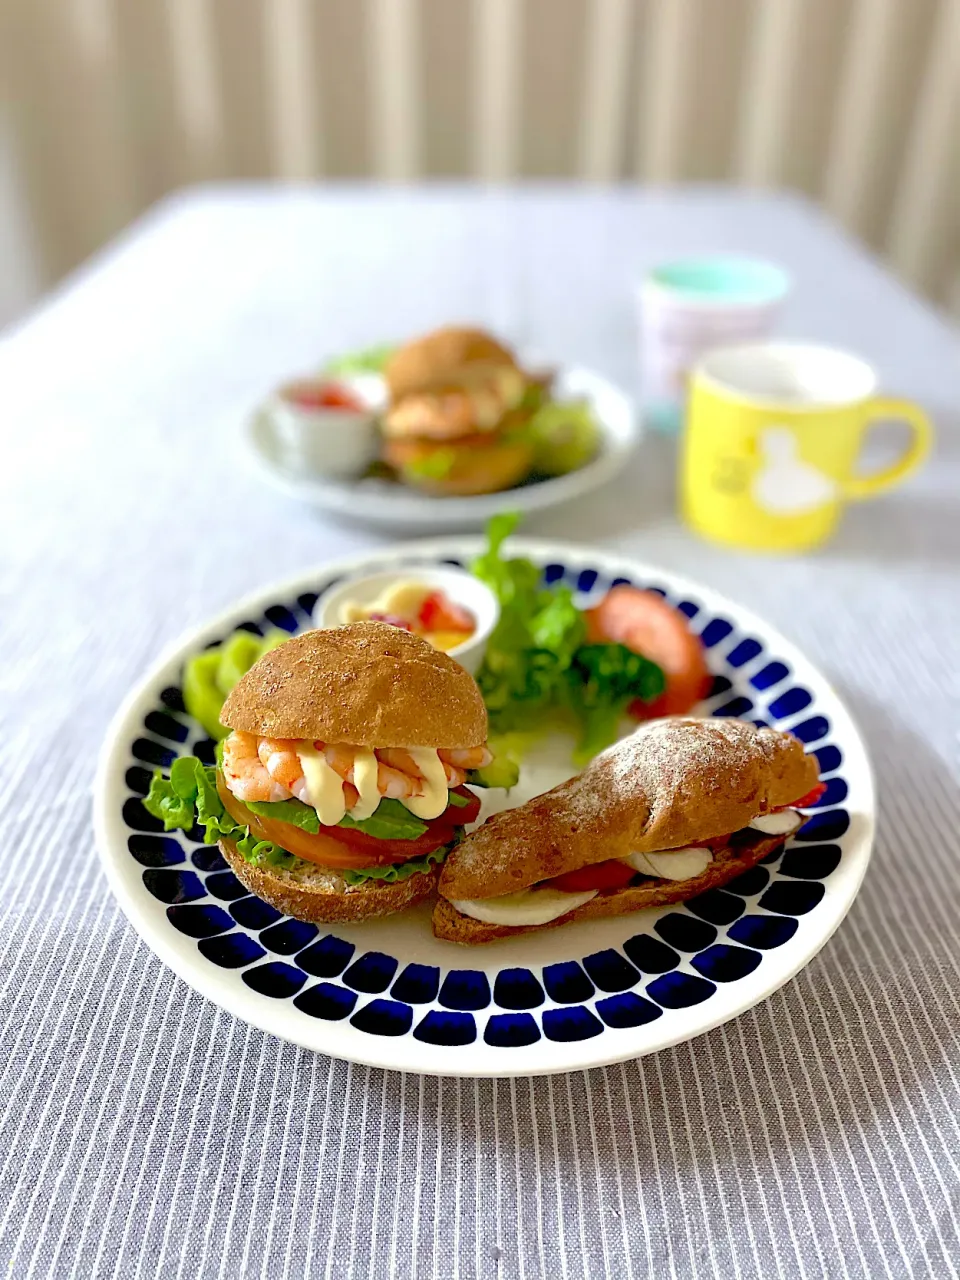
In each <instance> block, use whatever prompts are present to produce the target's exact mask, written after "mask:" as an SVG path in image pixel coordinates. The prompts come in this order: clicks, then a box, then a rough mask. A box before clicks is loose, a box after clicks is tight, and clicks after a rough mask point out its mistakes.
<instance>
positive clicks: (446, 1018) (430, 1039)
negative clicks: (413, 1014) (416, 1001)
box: [413, 1009, 477, 1048]
mask: <svg viewBox="0 0 960 1280" xmlns="http://www.w3.org/2000/svg"><path fill="white" fill-rule="evenodd" d="M413 1038H414V1039H415V1040H424V1041H426V1043H427V1044H443V1045H449V1046H450V1047H451V1048H452V1047H453V1046H454V1045H461V1044H473V1042H474V1040H476V1038H477V1024H476V1022H475V1021H474V1018H473V1014H470V1013H450V1012H448V1011H447V1010H446V1009H431V1010H430V1012H429V1013H428V1014H427V1015H426V1017H425V1018H424V1019H423V1021H422V1022H420V1023H418V1024H417V1027H416V1030H415V1031H414V1033H413Z"/></svg>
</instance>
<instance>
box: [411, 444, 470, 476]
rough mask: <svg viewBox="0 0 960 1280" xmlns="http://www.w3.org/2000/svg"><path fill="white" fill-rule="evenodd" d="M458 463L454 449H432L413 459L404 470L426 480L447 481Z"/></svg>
mask: <svg viewBox="0 0 960 1280" xmlns="http://www.w3.org/2000/svg"><path fill="white" fill-rule="evenodd" d="M456 461H457V454H456V451H455V450H454V449H449V448H444V449H431V450H430V451H429V453H425V454H423V456H422V457H419V458H411V459H410V460H409V461H408V462H405V463H404V464H403V470H404V471H405V472H409V473H410V474H411V475H414V476H420V477H421V478H422V479H424V480H446V478H447V476H448V475H449V474H450V472H451V471H452V470H453V468H454V465H455V463H456Z"/></svg>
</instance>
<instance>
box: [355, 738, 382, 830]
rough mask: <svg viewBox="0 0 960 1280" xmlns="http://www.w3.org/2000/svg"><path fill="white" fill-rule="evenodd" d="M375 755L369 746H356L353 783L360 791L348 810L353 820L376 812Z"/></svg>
mask: <svg viewBox="0 0 960 1280" xmlns="http://www.w3.org/2000/svg"><path fill="white" fill-rule="evenodd" d="M378 768H379V766H378V764H377V757H376V756H375V755H374V753H373V752H372V751H371V750H370V749H369V747H358V748H357V754H356V756H355V757H354V761H353V785H354V786H355V787H356V788H357V790H358V791H359V792H360V799H359V800H358V801H357V803H356V804H355V805H354V806H353V808H352V809H351V810H350V817H351V818H353V819H354V821H355V822H363V821H364V819H366V818H370V817H372V816H373V814H374V813H375V812H376V808H377V805H378V804H379V803H380V800H381V796H380V787H379V786H378V785H377V770H378Z"/></svg>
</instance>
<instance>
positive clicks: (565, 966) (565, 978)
mask: <svg viewBox="0 0 960 1280" xmlns="http://www.w3.org/2000/svg"><path fill="white" fill-rule="evenodd" d="M543 985H544V986H545V987H546V989H547V995H548V996H549V997H550V999H551V1000H553V1001H554V1002H555V1003H556V1004H578V1003H579V1002H580V1001H581V1000H589V999H590V997H591V996H592V995H593V992H594V986H593V983H592V982H591V981H590V979H589V978H588V977H587V975H586V974H585V973H584V972H583V969H582V968H581V967H580V965H578V964H577V962H576V960H561V961H560V962H559V963H558V964H548V965H547V966H546V967H545V968H544V970H543Z"/></svg>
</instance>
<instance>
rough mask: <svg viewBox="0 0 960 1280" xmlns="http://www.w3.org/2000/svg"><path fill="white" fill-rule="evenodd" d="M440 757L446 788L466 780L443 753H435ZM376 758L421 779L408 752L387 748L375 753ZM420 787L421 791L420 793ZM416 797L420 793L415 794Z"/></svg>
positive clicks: (461, 772)
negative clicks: (445, 758)
mask: <svg viewBox="0 0 960 1280" xmlns="http://www.w3.org/2000/svg"><path fill="white" fill-rule="evenodd" d="M437 754H438V756H439V757H440V763H441V764H442V765H443V771H444V773H445V774H446V778H447V786H448V787H459V786H461V785H462V784H463V782H464V781H465V780H466V776H467V775H466V773H465V772H464V771H463V770H462V769H456V768H454V766H453V765H451V764H449V763H448V762H447V761H446V760H444V758H443V754H444V753H443V752H442V751H439V752H437ZM377 757H378V759H380V760H383V762H384V763H385V764H388V765H390V766H391V767H392V768H394V769H399V770H400V772H401V773H403V774H409V775H410V776H411V777H412V778H415V779H420V778H421V777H422V775H421V773H420V770H419V769H418V767H417V765H416V762H415V761H414V759H413V756H412V755H411V754H410V752H409V751H405V750H404V749H403V748H402V747H387V748H385V749H383V750H381V751H378V752H377ZM422 789H423V788H422V787H421V791H422ZM416 794H417V795H419V794H420V792H417V793H416Z"/></svg>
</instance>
